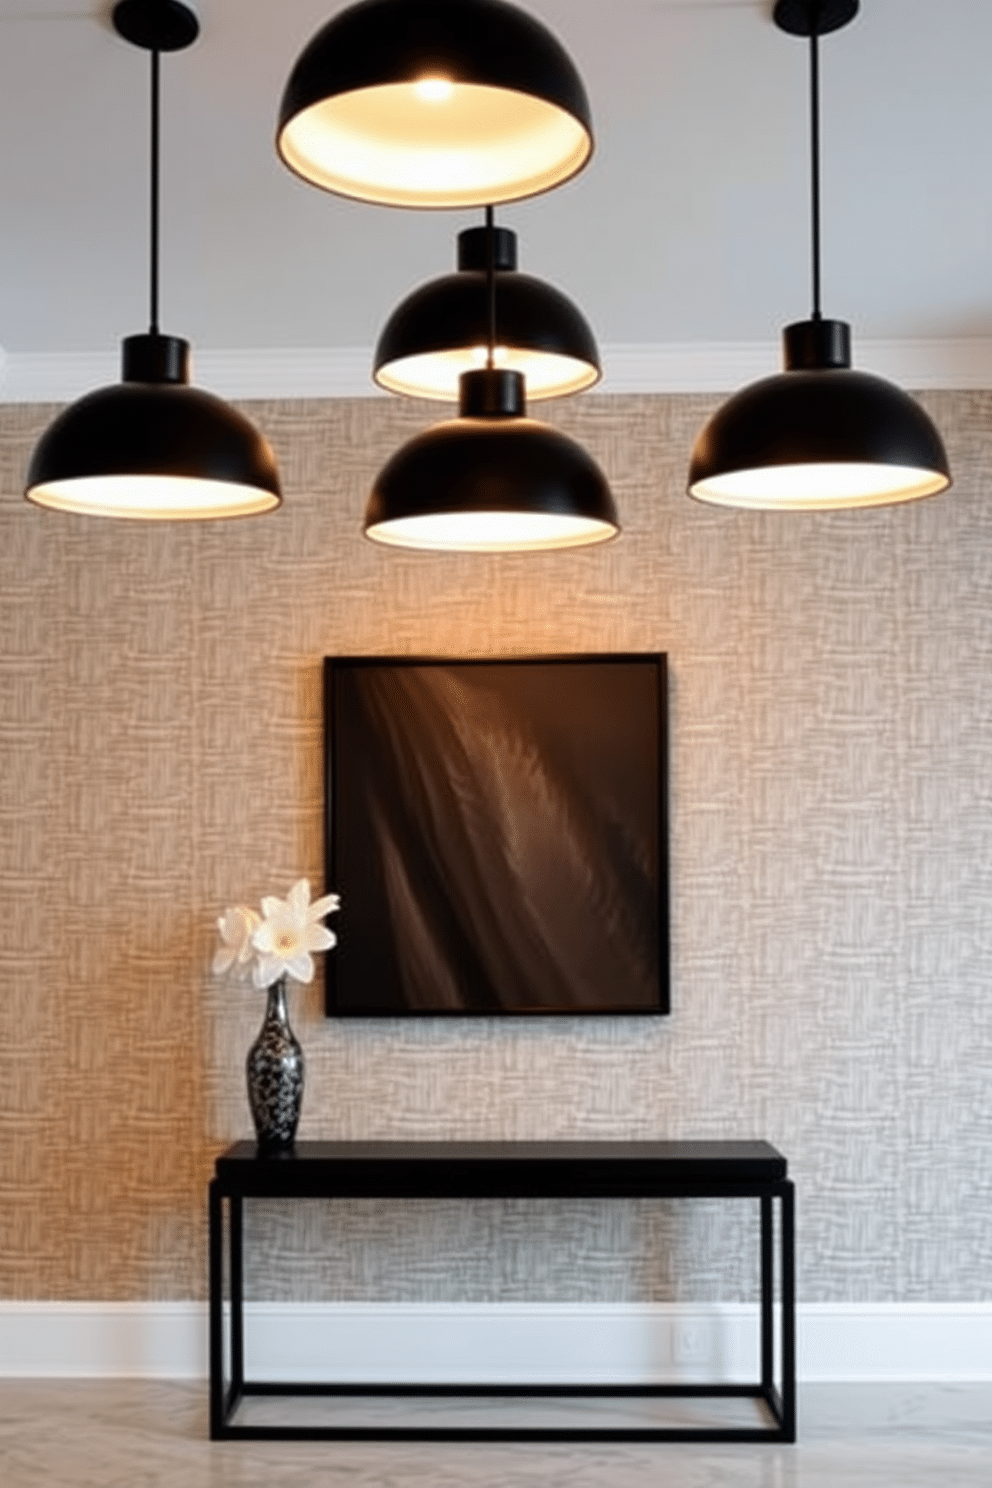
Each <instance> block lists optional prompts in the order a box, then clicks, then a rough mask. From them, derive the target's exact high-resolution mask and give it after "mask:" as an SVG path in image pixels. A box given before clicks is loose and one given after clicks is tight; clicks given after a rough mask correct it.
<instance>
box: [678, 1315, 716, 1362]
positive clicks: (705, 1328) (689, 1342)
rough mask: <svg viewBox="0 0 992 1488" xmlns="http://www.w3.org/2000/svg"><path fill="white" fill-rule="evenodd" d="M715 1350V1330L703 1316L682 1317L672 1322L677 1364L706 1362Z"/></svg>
mask: <svg viewBox="0 0 992 1488" xmlns="http://www.w3.org/2000/svg"><path fill="white" fill-rule="evenodd" d="M712 1352H713V1330H712V1328H711V1327H710V1324H709V1322H707V1321H705V1320H704V1319H702V1318H681V1319H679V1321H678V1322H676V1323H673V1324H672V1360H673V1362H674V1363H676V1364H706V1363H707V1362H708V1361H709V1358H710V1355H711V1353H712Z"/></svg>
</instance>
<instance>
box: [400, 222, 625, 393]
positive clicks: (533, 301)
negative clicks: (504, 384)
mask: <svg viewBox="0 0 992 1488" xmlns="http://www.w3.org/2000/svg"><path fill="white" fill-rule="evenodd" d="M488 243H489V235H488V231H487V229H486V228H485V227H470V228H467V229H466V230H465V231H464V232H460V233H459V234H458V273H457V274H446V275H445V276H444V278H442V279H432V280H431V281H430V283H429V284H423V285H421V286H420V288H419V289H415V290H414V291H413V293H412V294H410V295H408V296H407V298H406V299H405V300H404V301H403V302H402V303H401V304H400V305H398V306H397V308H396V309H395V310H394V311H393V313H392V315H391V316H390V317H389V319H388V321H387V322H386V324H385V326H384V328H383V331H382V335H381V336H380V337H379V343H378V345H377V346H376V349H375V369H374V374H375V380H376V382H377V383H378V384H379V385H380V387H384V388H386V389H387V390H388V391H389V392H393V393H403V394H406V395H407V396H408V397H413V398H440V399H445V400H448V401H454V400H455V399H457V397H458V379H459V377H460V376H461V374H462V373H463V372H469V371H472V370H473V369H475V368H479V367H484V366H485V365H486V360H487V342H488V336H489V325H488V294H487V289H486V269H487V263H488ZM494 256H495V268H496V276H497V285H498V290H497V296H496V306H497V314H496V348H495V353H494V361H495V363H496V365H497V366H498V367H507V368H510V369H512V370H513V371H516V372H522V373H523V375H524V377H525V378H526V383H527V396H528V397H529V398H530V399H532V400H533V399H536V398H557V397H560V396H562V395H563V394H565V393H577V392H580V391H581V390H582V389H583V388H588V387H592V385H593V383H596V382H598V381H599V379H600V377H601V376H602V372H601V370H600V365H599V352H598V350H597V348H596V339H595V337H594V336H593V333H592V331H591V329H590V327H589V324H588V322H587V321H586V319H585V317H584V316H583V315H582V314H581V313H580V311H579V310H578V309H577V308H576V306H575V305H573V304H572V302H571V300H569V299H568V298H567V297H566V296H565V295H563V294H562V293H561V292H560V291H559V290H557V289H554V288H553V287H552V286H551V285H550V284H545V283H544V281H543V280H541V279H534V278H532V277H531V276H530V275H529V274H520V273H518V272H517V238H516V234H515V233H513V232H511V231H510V230H509V228H506V227H498V228H496V229H495V239H494Z"/></svg>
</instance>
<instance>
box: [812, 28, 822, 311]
mask: <svg viewBox="0 0 992 1488" xmlns="http://www.w3.org/2000/svg"><path fill="white" fill-rule="evenodd" d="M819 24H820V7H819V5H818V4H814V5H813V13H812V29H811V31H810V37H809V107H810V128H809V139H810V196H811V203H810V205H811V217H812V234H811V237H812V256H813V317H812V318H813V319H814V320H822V319H823V314H822V310H821V307H820V48H819V34H818V33H819Z"/></svg>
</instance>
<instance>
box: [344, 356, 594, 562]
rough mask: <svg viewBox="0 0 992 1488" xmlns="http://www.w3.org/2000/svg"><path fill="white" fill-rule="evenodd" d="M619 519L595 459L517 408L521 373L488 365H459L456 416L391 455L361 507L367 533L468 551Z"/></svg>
mask: <svg viewBox="0 0 992 1488" xmlns="http://www.w3.org/2000/svg"><path fill="white" fill-rule="evenodd" d="M619 527H620V524H619V519H618V517H617V511H616V506H615V504H614V501H613V497H612V495H611V494H610V488H609V486H608V485H607V483H606V478H605V477H604V475H603V473H602V471H601V470H600V469H599V467H598V465H596V463H595V461H594V460H593V459H592V458H591V457H590V456H589V455H588V454H587V453H586V451H585V450H584V449H583V448H582V446H581V445H579V444H576V442H575V441H574V440H573V439H569V438H567V437H566V436H565V435H564V434H561V433H559V432H558V430H556V429H552V428H550V427H549V426H548V425H547V424H542V423H537V422H535V421H534V420H533V419H529V418H526V417H525V416H524V379H523V377H522V375H521V374H520V373H519V372H513V371H507V370H505V369H500V368H494V367H483V368H480V369H479V370H477V371H474V372H464V373H463V374H462V377H461V398H460V417H459V418H457V419H452V420H450V421H449V422H448V423H444V424H438V425H436V426H435V427H434V428H432V429H428V430H427V431H426V433H424V434H419V435H418V436H417V437H416V438H415V439H412V440H411V441H410V442H409V443H408V444H406V445H404V446H403V448H402V449H400V450H398V451H397V453H396V454H395V455H393V457H392V459H391V460H389V462H388V463H387V464H386V466H385V468H384V469H383V470H382V471H381V472H380V474H379V477H378V479H377V480H376V483H375V486H374V488H373V491H372V495H371V497H370V498H369V503H368V508H367V511H366V514H365V533H366V536H367V537H370V538H372V539H373V540H374V541H375V542H381V543H390V544H394V545H395V546H397V547H409V548H434V549H445V550H464V551H473V552H508V551H518V550H527V549H531V550H533V549H539V548H568V547H579V546H582V545H586V544H590V543H599V542H606V541H607V540H608V539H609V538H611V537H615V536H616V534H617V532H618V531H619Z"/></svg>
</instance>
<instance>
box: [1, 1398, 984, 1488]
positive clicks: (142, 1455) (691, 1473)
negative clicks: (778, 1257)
mask: <svg viewBox="0 0 992 1488" xmlns="http://www.w3.org/2000/svg"><path fill="white" fill-rule="evenodd" d="M0 1484H2V1485H3V1488H158V1485H163V1488H164V1485H166V1484H168V1485H170V1488H324V1485H329V1488H334V1485H338V1484H340V1485H344V1484H348V1485H349V1488H504V1485H506V1488H605V1485H608V1488H649V1485H650V1488H660V1485H672V1488H731V1485H733V1488H992V1384H984V1385H953V1386H952V1385H948V1386H932V1385H931V1386H922V1385H921V1386H914V1385H898V1386H879V1385H874V1386H836V1385H816V1386H812V1385H807V1386H805V1387H804V1388H802V1389H801V1391H800V1441H799V1443H798V1444H797V1445H796V1446H792V1447H788V1446H774V1445H772V1444H770V1443H760V1444H757V1445H747V1446H696V1445H691V1446H686V1445H681V1444H657V1445H644V1446H642V1445H631V1446H626V1445H601V1444H592V1443H587V1444H582V1445H574V1444H573V1445H562V1446H559V1445H554V1446H542V1445H528V1444H520V1443H514V1444H509V1445H500V1444H492V1443H490V1444H486V1443H482V1444H468V1445H462V1444H445V1443H424V1444H420V1443H371V1444H358V1445H353V1444H350V1443H335V1442H321V1443H306V1442H289V1443H272V1442H219V1443H211V1442H209V1441H208V1440H207V1420H206V1389H205V1386H203V1385H199V1384H195V1383H194V1384H191V1383H188V1382H182V1383H163V1382H158V1381H156V1382H148V1381H139V1380H117V1381H115V1380H64V1381H60V1380H49V1381H37V1380H30V1381H29V1380H0Z"/></svg>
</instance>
